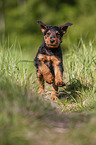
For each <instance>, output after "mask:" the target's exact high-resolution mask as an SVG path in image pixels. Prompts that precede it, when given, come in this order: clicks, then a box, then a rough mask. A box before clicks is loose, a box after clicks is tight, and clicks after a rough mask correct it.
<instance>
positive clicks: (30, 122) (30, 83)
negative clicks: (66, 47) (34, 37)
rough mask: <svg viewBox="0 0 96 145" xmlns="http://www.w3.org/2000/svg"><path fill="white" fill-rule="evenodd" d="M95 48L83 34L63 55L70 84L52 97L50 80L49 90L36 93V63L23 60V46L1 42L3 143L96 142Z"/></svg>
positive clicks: (0, 139)
mask: <svg viewBox="0 0 96 145" xmlns="http://www.w3.org/2000/svg"><path fill="white" fill-rule="evenodd" d="M95 49H96V48H93V44H92V43H91V42H90V43H89V44H88V45H87V46H85V44H84V42H83V41H82V40H81V41H80V43H79V45H78V46H75V48H74V49H72V52H71V51H70V52H69V53H68V54H66V55H64V67H65V71H64V80H65V82H66V84H67V85H66V87H62V88H60V91H59V94H58V95H59V98H60V99H59V101H51V100H50V87H49V86H47V89H48V91H47V92H46V93H45V96H38V95H37V89H38V85H37V79H36V75H35V67H34V64H33V62H25V61H21V60H25V59H27V60H29V59H28V57H27V56H26V55H25V56H24V54H23V52H22V51H21V49H20V50H18V49H17V45H16V44H13V45H12V46H11V47H9V46H8V47H7V48H6V47H5V46H4V47H2V46H0V70H1V71H0V144H1V145H15V144H16V145H17V144H18V145H26V144H28V145H43V144H44V145H47V144H50V145H51V144H54V145H58V144H66V145H70V144H74V145H77V144H78V145H81V144H82V145H88V144H91V145H95V144H96V138H95V136H96V125H95V122H96V117H95V115H96V50H95ZM28 56H29V55H28ZM33 56H34V54H33ZM29 58H31V56H29ZM30 61H33V59H30Z"/></svg>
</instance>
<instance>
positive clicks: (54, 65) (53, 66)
mask: <svg viewBox="0 0 96 145" xmlns="http://www.w3.org/2000/svg"><path fill="white" fill-rule="evenodd" d="M37 23H38V24H39V25H40V26H41V31H42V33H43V34H44V40H43V43H42V45H41V46H40V48H39V50H38V52H37V55H36V57H35V59H34V62H35V67H36V71H37V78H38V84H39V89H38V93H43V92H44V81H46V82H47V83H49V84H52V93H51V99H52V100H56V99H58V98H57V93H56V92H57V91H58V87H62V86H64V85H65V82H64V81H63V80H62V76H63V61H62V51H61V47H60V43H61V41H62V37H63V35H64V34H65V33H66V31H67V28H68V26H71V25H72V24H71V23H66V24H64V25H62V26H59V27H58V26H48V25H46V24H44V23H43V22H41V21H37Z"/></svg>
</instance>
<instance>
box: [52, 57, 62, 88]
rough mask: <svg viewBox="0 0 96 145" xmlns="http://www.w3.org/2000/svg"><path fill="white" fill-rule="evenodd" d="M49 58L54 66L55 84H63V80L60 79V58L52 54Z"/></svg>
mask: <svg viewBox="0 0 96 145" xmlns="http://www.w3.org/2000/svg"><path fill="white" fill-rule="evenodd" d="M51 60H52V62H53V66H54V73H55V85H57V86H60V87H61V86H64V85H65V82H64V81H63V80H62V71H61V69H62V66H61V60H60V58H58V57H57V56H52V57H51Z"/></svg>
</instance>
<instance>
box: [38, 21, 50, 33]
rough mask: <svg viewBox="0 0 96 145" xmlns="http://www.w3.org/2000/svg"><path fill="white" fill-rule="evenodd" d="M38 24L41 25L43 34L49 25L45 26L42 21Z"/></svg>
mask: <svg viewBox="0 0 96 145" xmlns="http://www.w3.org/2000/svg"><path fill="white" fill-rule="evenodd" d="M37 24H40V26H41V31H42V33H44V32H45V31H46V29H47V28H48V25H46V24H44V23H43V22H42V21H37Z"/></svg>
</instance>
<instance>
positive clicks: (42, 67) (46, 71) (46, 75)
mask: <svg viewBox="0 0 96 145" xmlns="http://www.w3.org/2000/svg"><path fill="white" fill-rule="evenodd" d="M38 58H39V60H40V62H41V65H40V66H39V70H40V72H41V74H42V75H43V77H44V79H45V81H46V82H47V83H49V84H52V83H53V79H54V77H53V75H52V73H51V72H50V69H49V68H48V67H47V66H46V65H45V64H44V61H45V60H48V56H46V55H43V54H39V56H38Z"/></svg>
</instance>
